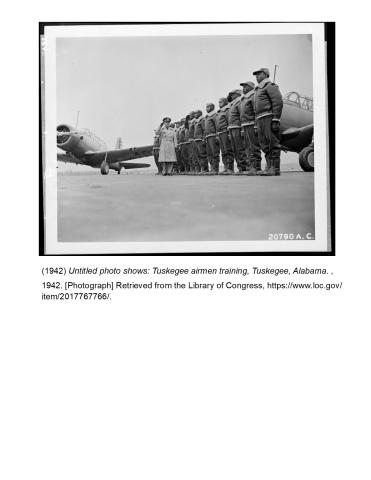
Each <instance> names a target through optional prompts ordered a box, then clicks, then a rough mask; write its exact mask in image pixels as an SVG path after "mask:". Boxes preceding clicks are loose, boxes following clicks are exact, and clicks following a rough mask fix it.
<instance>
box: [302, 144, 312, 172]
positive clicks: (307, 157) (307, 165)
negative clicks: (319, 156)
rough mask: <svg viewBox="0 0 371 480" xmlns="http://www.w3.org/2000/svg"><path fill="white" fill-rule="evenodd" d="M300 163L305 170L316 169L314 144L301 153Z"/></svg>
mask: <svg viewBox="0 0 371 480" xmlns="http://www.w3.org/2000/svg"><path fill="white" fill-rule="evenodd" d="M299 165H300V166H301V168H302V169H303V170H304V172H313V171H314V146H313V145H308V147H305V148H303V150H302V151H301V152H300V153H299Z"/></svg>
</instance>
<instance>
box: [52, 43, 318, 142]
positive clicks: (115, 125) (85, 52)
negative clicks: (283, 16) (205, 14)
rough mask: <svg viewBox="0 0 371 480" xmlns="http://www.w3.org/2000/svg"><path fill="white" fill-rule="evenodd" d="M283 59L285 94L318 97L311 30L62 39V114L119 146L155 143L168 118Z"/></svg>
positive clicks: (280, 73) (59, 80) (59, 54)
mask: <svg viewBox="0 0 371 480" xmlns="http://www.w3.org/2000/svg"><path fill="white" fill-rule="evenodd" d="M275 64H277V65H279V67H278V70H277V75H276V83H277V84H278V85H279V87H280V89H281V92H282V93H283V94H285V93H287V92H289V91H292V90H295V91H298V92H300V93H302V94H305V95H310V96H312V88H313V87H312V84H313V81H312V77H313V74H312V41H311V36H310V35H260V36H252V35H244V36H206V37H204V36H199V37H111V38H103V37H102V38H58V39H57V121H58V123H64V122H65V123H70V124H72V125H75V123H76V117H77V112H78V111H80V115H79V127H85V128H89V129H91V130H92V131H93V132H94V133H95V134H96V135H98V136H99V137H101V138H102V139H103V140H104V141H105V142H106V143H107V144H108V146H110V147H112V148H114V145H115V141H116V138H117V137H118V136H121V137H122V139H123V146H124V147H132V146H140V145H149V144H152V141H153V133H154V129H155V128H156V127H157V126H158V125H159V124H160V123H161V121H162V118H163V117H165V116H170V117H171V118H172V119H173V120H178V119H180V118H181V117H184V116H185V115H186V114H187V113H189V112H190V111H191V110H194V109H200V110H202V111H203V112H204V111H205V105H206V103H208V102H213V103H215V105H216V107H217V104H218V99H219V98H220V97H225V96H227V93H228V92H229V91H230V90H233V89H235V88H241V87H240V86H239V83H240V82H242V81H246V80H250V81H254V80H255V77H254V76H253V75H252V72H253V71H254V70H255V69H256V68H260V67H268V68H270V70H271V72H272V77H273V69H274V65H275Z"/></svg>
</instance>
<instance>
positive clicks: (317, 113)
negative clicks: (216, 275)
mask: <svg viewBox="0 0 371 480" xmlns="http://www.w3.org/2000/svg"><path fill="white" fill-rule="evenodd" d="M324 28H325V27H324V24H323V23H255V24H254V23H251V24H250V23H244V24H233V23H232V24H166V25H162V24H156V25H145V24H142V25H71V26H65V25H63V26H45V31H44V41H43V55H44V60H45V74H44V82H45V83H44V87H45V106H44V115H45V117H44V118H45V131H43V132H42V133H43V138H44V145H45V158H44V172H43V180H44V182H43V183H44V228H45V253H46V254H67V255H68V254H133V253H139V254H140V253H213V252H219V253H224V252H225V253H228V252H246V253H250V252H252V253H253V252H259V253H262V254H264V253H265V252H283V253H284V252H302V253H306V252H327V251H329V248H330V247H329V245H330V238H329V235H330V231H329V222H330V218H329V215H330V212H329V205H328V202H329V195H328V178H327V172H328V162H329V159H328V156H327V152H328V138H327V135H328V133H327V132H328V129H327V112H326V105H327V90H326V89H327V84H326V44H325V41H324V38H325V37H324ZM288 34H292V35H298V34H311V35H312V47H313V98H314V101H315V110H314V125H315V131H316V133H315V142H314V149H315V152H314V153H315V158H316V159H320V161H317V163H316V165H315V170H314V198H315V206H314V215H315V239H314V240H290V241H284V240H259V241H250V240H246V241H218V242H214V241H192V242H180V241H172V242H59V241H58V235H57V223H58V222H57V219H58V214H57V213H58V212H57V169H56V166H57V145H56V142H55V125H56V124H57V116H56V111H57V108H56V98H57V96H56V39H57V38H68V37H74V38H78V37H124V36H128V37H130V36H201V35H207V36H210V35H213V36H223V35H246V36H247V35H288Z"/></svg>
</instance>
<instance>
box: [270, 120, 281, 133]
mask: <svg viewBox="0 0 371 480" xmlns="http://www.w3.org/2000/svg"><path fill="white" fill-rule="evenodd" d="M272 130H273V132H274V133H277V132H279V131H280V121H279V120H272Z"/></svg>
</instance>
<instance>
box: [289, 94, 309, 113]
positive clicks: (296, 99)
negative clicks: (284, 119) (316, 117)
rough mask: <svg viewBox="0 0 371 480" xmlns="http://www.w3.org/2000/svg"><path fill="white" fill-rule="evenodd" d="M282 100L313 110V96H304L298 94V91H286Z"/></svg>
mask: <svg viewBox="0 0 371 480" xmlns="http://www.w3.org/2000/svg"><path fill="white" fill-rule="evenodd" d="M283 101H284V102H285V103H287V104H289V105H295V106H297V107H299V108H302V109H304V110H309V111H310V112H313V98H311V97H305V96H304V95H300V94H299V93H298V92H289V93H287V94H286V95H285V96H284V98H283Z"/></svg>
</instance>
